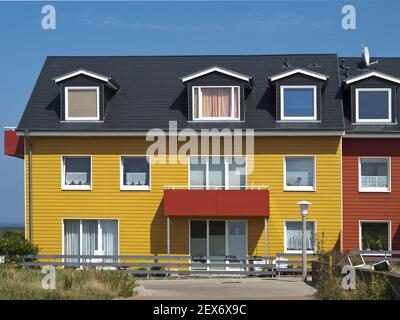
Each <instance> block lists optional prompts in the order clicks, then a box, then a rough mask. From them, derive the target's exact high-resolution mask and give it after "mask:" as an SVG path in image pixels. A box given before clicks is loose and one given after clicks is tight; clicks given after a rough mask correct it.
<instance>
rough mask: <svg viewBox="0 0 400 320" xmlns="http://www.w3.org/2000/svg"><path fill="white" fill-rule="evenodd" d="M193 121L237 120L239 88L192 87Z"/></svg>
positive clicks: (238, 113) (238, 114) (238, 116)
mask: <svg viewBox="0 0 400 320" xmlns="http://www.w3.org/2000/svg"><path fill="white" fill-rule="evenodd" d="M192 90H193V95H192V96H193V120H239V119H240V102H239V101H240V97H239V95H240V87H239V86H193V87H192Z"/></svg>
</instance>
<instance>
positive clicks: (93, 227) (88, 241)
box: [82, 220, 98, 255]
mask: <svg viewBox="0 0 400 320" xmlns="http://www.w3.org/2000/svg"><path fill="white" fill-rule="evenodd" d="M97 231H98V225H97V220H82V255H94V251H95V250H98V248H97Z"/></svg>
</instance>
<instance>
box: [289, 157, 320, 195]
mask: <svg viewBox="0 0 400 320" xmlns="http://www.w3.org/2000/svg"><path fill="white" fill-rule="evenodd" d="M288 158H311V159H313V163H314V180H313V186H287V185H286V159H288ZM283 190H284V191H308V192H315V191H316V190H317V157H316V156H315V155H285V156H283Z"/></svg>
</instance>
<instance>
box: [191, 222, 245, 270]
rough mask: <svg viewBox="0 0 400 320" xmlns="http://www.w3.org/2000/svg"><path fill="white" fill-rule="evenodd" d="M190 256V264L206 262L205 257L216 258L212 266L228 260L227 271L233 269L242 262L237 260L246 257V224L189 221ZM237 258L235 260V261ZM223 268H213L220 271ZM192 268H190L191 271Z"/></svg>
mask: <svg viewBox="0 0 400 320" xmlns="http://www.w3.org/2000/svg"><path fill="white" fill-rule="evenodd" d="M190 255H191V256H192V262H199V267H198V268H197V269H199V268H200V269H205V267H201V264H202V263H205V262H207V260H206V259H204V257H205V256H209V257H216V259H214V260H213V261H210V260H208V262H209V263H213V264H224V263H225V261H226V258H229V259H228V260H227V261H228V264H232V267H230V266H229V270H232V269H235V266H234V265H235V264H238V263H241V262H244V261H245V260H243V259H239V258H243V257H246V256H247V223H246V220H191V221H190ZM236 258H237V259H236ZM224 268H225V267H218V266H213V267H212V269H215V270H221V269H224ZM193 269H194V268H192V270H193Z"/></svg>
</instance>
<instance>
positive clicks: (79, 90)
mask: <svg viewBox="0 0 400 320" xmlns="http://www.w3.org/2000/svg"><path fill="white" fill-rule="evenodd" d="M99 113H100V111H99V88H98V87H66V88H65V120H81V121H88V120H99V119H100V116H99Z"/></svg>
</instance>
